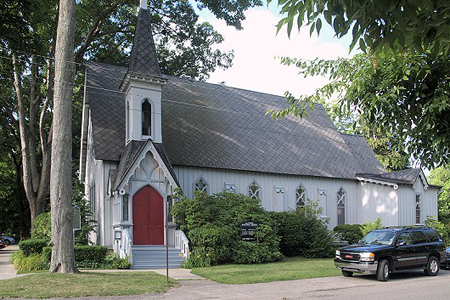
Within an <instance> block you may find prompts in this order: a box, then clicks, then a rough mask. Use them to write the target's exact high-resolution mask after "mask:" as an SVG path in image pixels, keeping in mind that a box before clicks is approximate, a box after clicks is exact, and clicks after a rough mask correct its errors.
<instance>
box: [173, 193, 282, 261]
mask: <svg viewBox="0 0 450 300" xmlns="http://www.w3.org/2000/svg"><path fill="white" fill-rule="evenodd" d="M175 198H177V200H178V201H176V203H175V205H174V206H173V209H172V212H171V213H172V214H173V215H174V217H175V220H176V222H177V224H178V225H179V227H180V229H182V230H184V231H185V232H186V233H187V236H188V238H189V240H190V242H191V248H190V249H191V255H190V257H189V259H188V261H187V262H186V263H185V267H189V268H192V267H205V266H211V265H216V264H224V263H233V262H239V263H250V262H252V263H255V262H268V261H274V260H277V259H280V258H281V257H282V255H281V253H280V252H279V250H278V245H279V242H280V239H279V238H278V236H277V235H276V232H275V231H274V228H275V226H276V223H275V222H274V220H272V219H271V218H270V214H269V213H268V212H266V211H265V210H264V209H263V208H262V207H261V205H260V204H259V200H257V199H252V198H249V197H246V196H244V195H242V194H233V193H219V194H215V195H212V196H206V195H205V194H204V193H201V192H195V197H194V199H192V200H191V199H188V198H187V197H184V196H183V195H182V194H181V192H180V191H179V190H178V191H177V194H176V196H175ZM248 220H252V221H253V222H256V223H258V224H259V228H258V229H257V230H256V233H255V234H256V237H257V241H256V242H242V241H241V240H240V238H239V224H240V223H243V222H245V221H248ZM240 250H242V251H240ZM248 250H252V251H254V252H252V253H250V252H246V251H248ZM245 254H247V255H248V258H245V257H244V256H245Z"/></svg>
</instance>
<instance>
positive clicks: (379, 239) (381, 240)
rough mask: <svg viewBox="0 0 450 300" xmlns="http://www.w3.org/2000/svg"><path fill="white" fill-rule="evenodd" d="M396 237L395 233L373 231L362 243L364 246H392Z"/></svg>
mask: <svg viewBox="0 0 450 300" xmlns="http://www.w3.org/2000/svg"><path fill="white" fill-rule="evenodd" d="M394 236H395V233H394V232H393V231H372V232H369V233H368V234H367V235H366V236H365V238H364V239H362V241H361V242H362V243H363V244H373V245H390V244H392V241H393V240H394Z"/></svg>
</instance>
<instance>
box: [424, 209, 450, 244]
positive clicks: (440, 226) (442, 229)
mask: <svg viewBox="0 0 450 300" xmlns="http://www.w3.org/2000/svg"><path fill="white" fill-rule="evenodd" d="M424 224H425V225H426V226H428V227H431V228H434V229H436V230H437V231H438V232H439V233H440V235H441V236H442V238H443V239H444V241H445V243H446V244H448V243H449V242H450V224H448V223H447V224H444V223H442V222H440V221H438V220H436V218H434V217H431V216H428V217H427V218H426V219H425V221H424Z"/></svg>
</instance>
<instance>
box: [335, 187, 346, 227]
mask: <svg viewBox="0 0 450 300" xmlns="http://www.w3.org/2000/svg"><path fill="white" fill-rule="evenodd" d="M346 198H347V196H346V194H345V191H344V189H343V188H340V189H339V191H338V192H337V217H338V225H342V224H345V201H346Z"/></svg>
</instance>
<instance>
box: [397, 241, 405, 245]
mask: <svg viewBox="0 0 450 300" xmlns="http://www.w3.org/2000/svg"><path fill="white" fill-rule="evenodd" d="M405 245H406V242H405V241H404V240H399V241H398V242H397V246H405Z"/></svg>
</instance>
